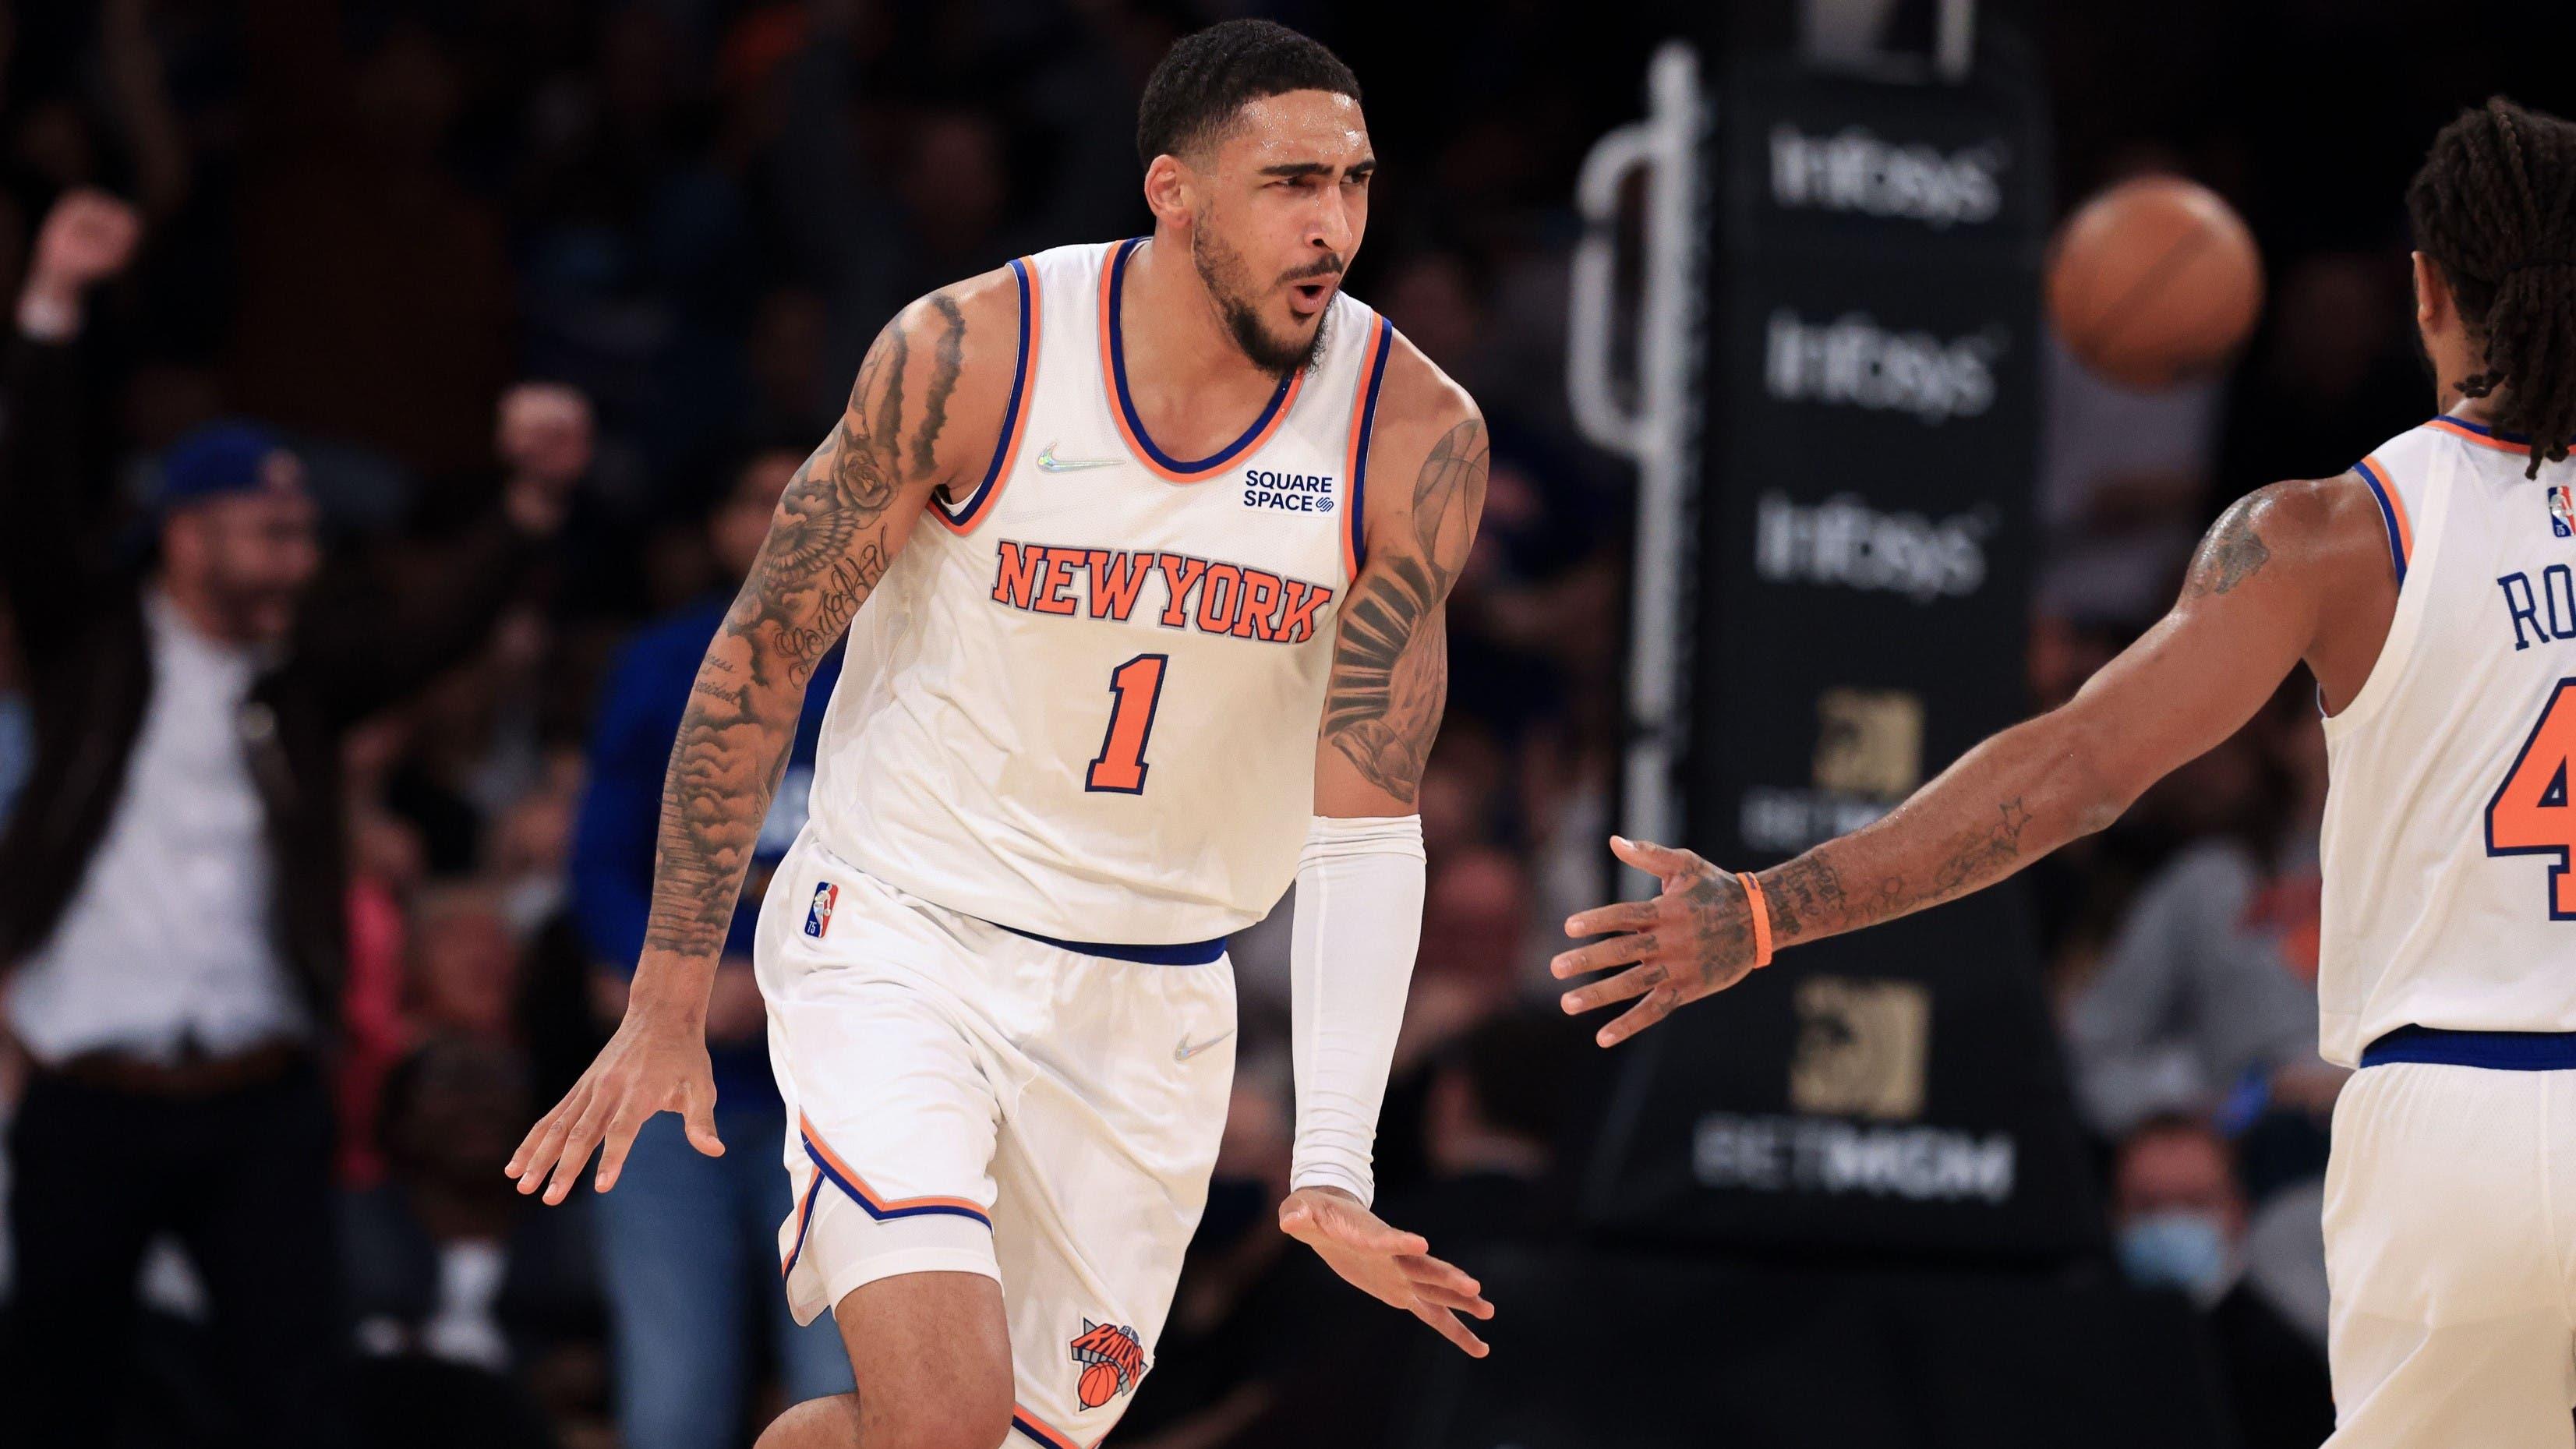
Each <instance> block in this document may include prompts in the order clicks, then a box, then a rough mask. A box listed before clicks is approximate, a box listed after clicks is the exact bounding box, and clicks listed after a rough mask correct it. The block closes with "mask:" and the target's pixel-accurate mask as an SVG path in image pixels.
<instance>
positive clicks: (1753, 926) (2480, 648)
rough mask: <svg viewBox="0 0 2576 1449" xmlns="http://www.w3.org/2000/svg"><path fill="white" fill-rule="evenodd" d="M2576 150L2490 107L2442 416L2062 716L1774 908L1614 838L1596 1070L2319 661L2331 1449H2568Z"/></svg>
mask: <svg viewBox="0 0 2576 1449" xmlns="http://www.w3.org/2000/svg"><path fill="white" fill-rule="evenodd" d="M2571 198H2576V127H2571V126H2570V125H2569V124H2568V123H2566V122H2564V121H2561V120H2558V119H2556V118H2553V117H2549V116H2543V115H2539V114H2535V113H2533V112H2530V111H2525V110H2522V109H2520V108H2518V107H2515V106H2513V105H2511V104H2509V103H2506V102H2502V101H2490V102H2489V103H2488V104H2487V105H2486V107H2485V108H2484V109H2482V110H2478V111H2474V112H2470V113H2468V114H2466V115H2464V116H2462V117H2461V118H2460V119H2459V120H2458V121H2456V122H2454V123H2453V124H2452V125H2451V126H2449V127H2448V128H2446V129H2445V130H2444V131H2443V132H2442V133H2441V135H2440V137H2439V138H2438V139H2437V140H2436V141H2435V142H2434V145H2433V149H2432V152H2431V154H2430V156H2429V157H2428V158H2427V159H2426V161H2425V163H2424V167H2423V169H2422V170H2421V171H2420V172H2419V173H2418V174H2417V176H2416V179H2415V182H2414V184H2413V186H2412V187H2411V188H2410V190H2409V192H2408V196H2407V201H2408V209H2409V210H2410V212H2411V213H2412V215H2413V220H2414V227H2415V237H2416V245H2417V247H2418V248H2419V250H2418V251H2417V252H2416V253H2415V303H2416V309H2415V318H2416V323H2417V327H2418V330H2419V332H2420V334H2421V337H2422V340H2423V344H2424V348H2425V351H2426V353H2427V355H2428V357H2429V360H2430V362H2431V363H2432V366H2433V369H2434V375H2435V378H2436V381H2437V386H2438V389H2439V406H2440V408H2441V414H2440V415H2439V416H2437V417H2435V418H2434V419H2433V420H2432V421H2430V422H2428V423H2425V424H2423V425H2421V426H2419V427H2416V428H2414V429H2411V430H2410V431H2408V432H2405V433H2403V434H2400V435H2399V436H2398V437H2396V438H2394V439H2392V440H2390V441H2389V442H2387V443H2385V444H2383V445H2382V446H2381V447H2380V448H2379V449H2378V450H2377V451H2376V452H2375V453H2373V454H2371V455H2370V456H2368V457H2366V458H2365V459H2363V460H2362V461H2361V462H2359V463H2357V464H2355V465H2354V466H2353V467H2352V468H2351V469H2350V470H2349V471H2347V472H2344V473H2340V474H2337V475H2336V476H2334V477H2330V478H2322V479H2316V480H2312V481H2306V482H2293V483H2276V484H2274V485H2272V486H2270V487H2268V488H2263V489H2260V490H2258V491H2256V492H2254V493H2253V494H2251V495H2249V496H2247V497H2246V498H2245V499H2243V500H2242V501H2240V502H2238V503H2237V504H2236V505H2235V506H2234V507H2233V508H2231V509H2229V510H2228V512H2227V513H2226V515H2225V516H2224V517H2222V518H2221V519H2219V521H2218V523H2217V524H2216V526H2215V527H2213V528H2212V529H2211V530H2210V533H2209V537H2208V539H2207V540H2206V541H2205V542H2204V543H2203V544H2202V545H2201V548H2200V552H2199V554H2198V556H2197V557H2196V558H2195V559H2194V560H2193V563H2192V567H2191V571H2190V575H2189V579H2188V581H2187V582H2186V584H2185V585H2184V587H2183V591H2182V597H2181V600H2180V601H2179V602H2178V603H2176V604H2175V606H2174V608H2173V611H2172V612H2171V613H2170V614H2168V615H2167V616H2166V617H2165V618H2164V620H2163V621H2162V622H2160V623H2158V624H2157V625H2156V626H2155V627H2154V628H2153V629H2152V630H2150V631H2148V633H2147V634H2146V635H2145V637H2143V638H2142V639H2140V640H2139V641H2138V642H2137V644H2136V645H2134V646H2133V647H2131V648H2130V649H2129V650H2128V651H2127V652H2125V653H2123V654H2122V655H2121V656H2120V657H2119V658H2117V659H2115V660H2113V661H2112V662H2111V663H2110V664H2109V665H2107V666H2106V667H2104V669H2103V670H2102V672H2101V673H2099V674H2097V675H2095V676H2094V678H2093V679H2092V681H2091V682H2090V683H2088V684H2087V685H2086V686H2085V687H2084V689H2083V690H2082V691H2081V692H2080V693H2079V694H2078V695H2077V696H2076V697H2075V699H2074V700H2073V701H2071V702H2070V703H2068V704H2066V705H2065V706H2063V707H2062V708H2060V709H2057V710H2055V711H2053V712H2051V713H2049V714H2046V715H2042V716H2040V717H2039V718H2037V719H2033V720H2030V721H2028V722H2026V723H2023V724H2021V725H2017V726H2015V727H2014V728H2012V729H2009V730H2006V731H2004V732H2003V733H2001V734H1999V735H1996V736H1995V737H1994V738H1992V739H1989V740H1987V741H1986V742H1985V743H1984V744H1981V745H1979V746H1978V747H1977V748H1975V749H1974V750H1971V751H1969V752H1968V754H1967V755H1966V756H1965V757H1963V758H1962V759H1960V760H1959V762H1958V763H1957V764H1955V765H1953V766H1951V767H1950V769H1949V770H1948V771H1946V772H1944V773H1943V774H1942V775H1941V776H1940V778H1938V779H1936V780H1934V781H1932V782H1931V783H1930V784H1928V785H1926V786H1924V787H1923V789H1922V790H1920V791H1919V792H1917V793H1916V794H1915V795H1914V797H1913V798H1912V799H1910V800H1907V801H1906V802H1905V803H1904V804H1903V805H1901V806H1899V807H1897V809H1896V810H1895V811H1893V812H1892V813H1890V814H1889V815H1888V816H1886V817H1885V818H1884V819H1882V820H1880V821H1878V822H1877V823H1876V824H1873V825H1870V826H1868V827H1867V828H1865V829H1861V830H1857V831H1854V832H1853V833H1851V834H1850V835H1847V836H1844V837H1842V838H1841V839H1838V840H1832V841H1828V842H1826V843H1825V844H1823V845H1820V846H1818V847H1816V848H1815V849H1814V850H1811V851H1809V852H1807V853H1806V854H1805V855H1802V856H1799V857H1798V858H1797V859H1795V860H1792V861H1789V862H1788V863H1786V864H1784V865H1780V866H1777V867H1775V868H1773V869H1770V870H1766V871H1763V872H1760V873H1759V874H1758V875H1736V874H1731V873H1728V872H1726V871H1722V870H1718V869H1716V868H1714V867H1712V866H1710V865H1709V864H1708V863H1707V862H1705V861H1703V860H1701V859H1700V858H1699V857H1697V856H1695V855H1692V854H1690V853H1689V852H1687V851H1680V850H1671V849H1667V848H1665V847H1662V846H1659V845H1650V844H1645V843H1643V842H1636V843H1631V842H1629V841H1625V840H1614V841H1613V842H1612V849H1613V850H1614V851H1615V852H1616V853H1617V854H1618V856H1619V858H1620V859H1622V860H1624V861H1626V862H1628V863H1629V864H1631V865H1634V866H1636V867H1638V868H1639V869H1642V870H1646V871H1649V872H1652V873H1654V874H1655V875H1657V876H1659V877H1661V879H1662V881H1663V892H1662V894H1661V896H1660V897H1659V898H1658V899H1655V900H1652V901H1639V902H1632V903H1629V904H1624V905H1613V906H1605V907H1602V908H1600V909H1596V910H1590V911H1585V912H1582V913H1580V914H1578V915H1576V916H1575V917H1573V918H1572V919H1571V920H1569V921H1568V922H1567V923H1566V930H1567V933H1568V934H1569V935H1573V936H1578V937H1580V936H1590V935H1600V934H1603V933H1616V934H1611V935H1610V936H1609V938H1608V939H1606V940H1602V941H1597V942H1594V943H1592V944H1589V945H1585V946H1581V947H1578V948H1576V949H1573V950H1570V951H1567V952H1565V953H1564V954H1563V955H1560V956H1558V957H1557V958H1556V962H1555V970H1556V974H1557V975H1558V976H1559V977H1573V976H1578V975H1583V974H1587V973H1591V972H1598V971H1604V970H1611V969H1615V968H1624V969H1619V971H1618V974H1617V975H1614V976H1610V977H1607V978H1604V979H1600V980H1596V981H1594V982H1591V983H1590V984H1587V985H1584V986H1582V987H1579V988H1577V989H1574V990H1571V991H1569V992H1568V993H1567V994H1566V996H1565V1007H1566V1009H1567V1010H1568V1011H1576V1012H1580V1011H1588V1010H1591V1009H1593V1008H1596V1007H1600V1006H1604V1005H1608V1004H1611V1003H1614V1002H1626V1001H1634V1003H1635V1004H1634V1005H1632V1006H1629V1007H1628V1008H1627V1009H1626V1010H1625V1011H1624V1012H1623V1013H1622V1014H1621V1015H1620V1016H1619V1017H1617V1018H1616V1019H1615V1020H1613V1021H1611V1022H1610V1023H1609V1024H1607V1025H1606V1026H1604V1027H1602V1028H1601V1031H1600V1033H1599V1039H1600V1041H1601V1043H1602V1044H1603V1045H1605V1046H1607V1045H1611V1044H1614V1043H1617V1042H1620V1041H1624V1040H1626V1039H1627V1038H1629V1037H1631V1036H1633V1035H1635V1034H1636V1033H1637V1032H1639V1031H1642V1030H1644V1029H1645V1028H1647V1027H1649V1026H1652V1025H1654V1024H1655V1023H1656V1022H1658V1021H1661V1020H1663V1019H1664V1017H1665V1016H1667V1015H1669V1014H1670V1013H1671V1011H1672V1010H1673V1008H1674V1007H1675V1006H1677V1005H1679V1004H1681V1003H1683V1002H1686V1001H1692V1000H1696V999H1698V998H1700V997H1703V996H1707V995H1711V994H1713V993H1715V992H1718V991H1722V990H1724V989H1725V988H1727V987H1729V986H1732V985H1733V984H1735V983H1736V982H1737V981H1740V980H1742V979H1743V978H1744V976H1745V975H1746V974H1747V973H1748V972H1750V971H1752V970H1753V969H1754V968H1756V967H1758V966H1760V965H1762V964H1764V963H1765V962H1766V961H1768V960H1769V959H1770V955H1771V952H1772V951H1773V950H1775V949H1777V948H1779V947H1784V946H1792V945H1796V944H1797V943H1799V942H1802V941H1811V940H1816V939H1820V938H1822V937H1825V936H1831V935H1836V934H1838V933H1841V932H1844V931H1850V930H1855V929H1858V928H1859V927H1862V926H1867V925H1872V924H1875V923H1877V922H1880V921H1885V920H1889V919H1892V918H1894V917H1897V916H1901V915H1905V914H1907V913H1908V912H1911V911H1916V910H1921V909H1923V908H1924V907H1926V906H1931V905H1935V904H1938V903H1939V902H1942V901H1946V900H1951V899H1954V898H1956V897H1958V896H1961V895H1964V894H1966V893H1968V892H1970V891H1973V890H1976V889H1978V888H1980V887H1982V886H1986V885H1990V884H1992V883H1993V882H1995V881H1998V880H2001V879H2003V878H2004V877H2005V876H2008V875H2010V874H2012V873H2013V872H2014V871H2016V870H2018V869H2020V868H2021V867H2023V866H2025V865H2027V864H2029V863H2030V862H2031V861H2032V860H2034V859H2036V858H2038V857H2039V856H2041V855H2044V854H2046V853H2047V852H2048V851H2050V850H2053V849H2055V848H2056V847H2058V846H2060V845H2063V844H2065V843H2066V842H2067V841H2069V840H2072V839H2074V838H2075V837H2077V836H2079V835H2083V834H2085V833H2087V832H2089V831H2093V830H2098V829H2101V828H2102V827H2103V826H2106V825H2108V824H2110V823H2111V822H2112V821H2113V820H2115V819H2117V818H2119V816H2120V814H2121V812H2122V811H2124V810H2126V809H2127V808H2128V806H2129V804H2130V802H2131V801H2133V800H2135V799H2137V797H2138V795H2139V793H2140V792H2141V791H2143V790H2145V789H2146V787H2147V786H2148V785H2149V784H2150V783H2152V782H2153V781H2155V780H2156V779H2157V778H2158V777H2160V776H2162V775H2164V774H2165V773H2166V772H2168V771H2170V770H2172V769H2174V768H2175V767H2176V766H2179V765H2181V764H2182V763H2184V762H2185V761H2187V760H2189V759H2191V758H2192V757H2193V756H2195V755H2198V754H2200V753H2201V752H2202V751H2204V750H2207V749H2208V748H2210V747H2211V746H2213V745H2215V744H2217V743H2218V742H2219V741H2220V740H2223V739H2225V738H2226V737H2227V736H2228V735H2230V734H2231V733H2233V732H2234V731H2235V730H2236V729H2237V728H2238V727H2239V726H2240V725H2242V724H2243V723H2244V722H2245V721H2246V720H2247V719H2248V718H2249V717H2251V716H2252V715H2253V713H2254V712H2255V710H2256V709H2258V708H2260V707H2261V706H2262V704H2263V703H2264V701H2265V700H2266V699H2268V698H2269V697H2270V696H2271V694H2272V692H2273V690H2274V689H2275V688H2276V687H2277V686H2278V685H2279V684H2280V682H2281V680H2282V678H2283V677H2284V676H2286V675H2287V674H2288V673H2289V672H2290V671H2291V670H2292V669H2293V668H2295V667H2297V666H2298V665H2299V664H2300V663H2301V662H2303V661H2304V662H2305V663H2306V665H2307V667H2308V669H2309V670H2310V672H2311V673H2313V674H2314V675H2315V677H2316V682H2317V685H2318V691H2319V696H2320V705H2321V707H2322V708H2323V710H2324V712H2325V715H2326V720H2325V731H2326V740H2327V748H2328V751H2329V759H2330V769H2331V775H2332V786H2331V792H2330V795H2329V798H2328V802H2327V806H2326V818H2325V835H2324V855H2325V859H2324V867H2325V904H2324V910H2325V918H2324V937H2323V942H2322V957H2321V960H2320V963H2319V971H2318V977H2317V995H2318V998H2319V1004H2320V1006H2321V1008H2322V1012H2323V1029H2322V1031H2321V1033H2320V1037H2321V1043H2322V1047H2323V1051H2324V1055H2325V1057H2326V1058H2327V1060H2329V1061H2331V1062H2334V1063H2336V1064H2337V1065H2340V1066H2343V1067H2348V1068H2358V1069H2359V1070H2358V1072H2357V1074H2356V1075H2355V1076H2354V1077H2353V1078H2352V1079H2351V1080H2350V1081H2349V1082H2348V1083H2347V1084H2346V1085H2345V1087H2344V1090H2343V1093H2342V1096H2341V1098H2340V1100H2339V1101H2338V1102H2337V1104H2336V1108H2335V1118H2334V1147H2333V1157H2332V1161H2331V1164H2330V1166H2329V1168H2328V1171H2327V1180H2326V1208H2325V1232H2326V1260H2327V1261H2326V1266H2327V1274H2328V1279H2329V1281H2330V1284H2331V1287H2332V1291H2333V1313H2332V1318H2331V1329H2330V1335H2329V1344H2328V1357H2329V1359H2330V1363H2331V1368H2332V1371H2333V1376H2334V1391H2335V1405H2336V1419H2337V1423H2338V1428H2337V1430H2336V1433H2335V1437H2334V1439H2333V1440H2332V1441H2331V1442H2332V1443H2334V1444H2336V1445H2349V1446H2364V1445H2367V1446H2380V1445H2425V1446H2432V1445H2442V1446H2466V1445H2477V1446H2480V1449H2508V1446H2525V1445H2531V1446H2537V1445H2544V1444H2545V1445H2551V1446H2555V1449H2565V1446H2566V1445H2567V1444H2568V1443H2569V1438H2570V1419H2569V1413H2570V1409H2571V1406H2576V872H2571V870H2570V865H2571V861H2570V859H2569V855H2570V851H2571V849H2576V798H2571V796H2570V793H2569V790H2570V785H2571V772H2576V508H2571V506H2570V501H2569V500H2570V492H2569V490H2570V486H2571V484H2576V464H2570V463H2569V462H2568V461H2567V458H2568V446H2567V445H2568V440H2569V439H2571V438H2576V200H2572V199H2571Z"/></svg>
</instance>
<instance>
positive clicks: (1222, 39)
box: [1136, 20, 1360, 166]
mask: <svg viewBox="0 0 2576 1449" xmlns="http://www.w3.org/2000/svg"><path fill="white" fill-rule="evenodd" d="M1290 91H1331V92H1333V93H1334V94H1336V95H1344V96H1349V97H1350V98H1351V99H1352V100H1354V101H1356V100H1358V99H1359V98H1360V82H1359V77H1357V76H1355V75H1352V74H1351V68H1350V67H1349V66H1346V65H1344V64H1342V58H1341V57H1340V56H1337V55H1335V54H1333V53H1332V51H1330V50H1328V49H1326V48H1325V47H1324V45H1323V44H1322V43H1321V42H1319V41H1316V40H1313V39H1310V38H1308V37H1306V36H1303V35H1300V34H1298V33H1297V32H1296V31H1294V30H1291V29H1289V28H1288V27H1287V26H1285V25H1280V24H1277V23H1276V22H1273V21H1268V20H1228V21H1226V22H1224V23H1222V24H1219V25H1211V26H1209V27H1208V28H1207V29H1205V30H1201V31H1198V32H1196V33H1194V34H1190V35H1185V36H1182V37H1181V38H1180V40H1179V41H1177V42H1175V43H1174V44H1173V46H1172V48H1171V50H1170V51H1169V52H1167V53H1166V54H1165V55H1164V56H1163V59H1162V63H1161V64H1159V65H1157V66H1155V67H1154V73H1153V75H1152V76H1150V77H1148V78H1147V79H1146V81H1145V98H1144V99H1143V100H1141V101H1139V102H1138V103H1137V105H1136V159H1137V160H1139V161H1141V162H1143V163H1144V164H1146V165H1148V166H1151V165H1153V164H1154V158H1155V157H1157V156H1162V155H1166V154H1169V155H1179V154H1180V153H1182V152H1183V151H1187V150H1190V149H1192V148H1195V147H1199V146H1203V145H1205V144H1207V143H1208V142H1209V141H1211V140H1213V139H1215V138H1216V136H1217V135H1218V134H1219V133H1220V132H1222V131H1223V130H1224V129H1225V127H1226V124H1227V123H1228V122H1230V121H1232V120H1233V119H1234V114H1235V112H1237V111H1240V110H1242V109H1243V108H1244V106H1245V105H1246V104H1248V103H1250V102H1253V101H1257V100H1260V99H1262V98H1263V97H1265V96H1278V95H1286V94H1287V93H1288V92H1290Z"/></svg>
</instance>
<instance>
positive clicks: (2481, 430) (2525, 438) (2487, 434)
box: [2433, 413, 2531, 447]
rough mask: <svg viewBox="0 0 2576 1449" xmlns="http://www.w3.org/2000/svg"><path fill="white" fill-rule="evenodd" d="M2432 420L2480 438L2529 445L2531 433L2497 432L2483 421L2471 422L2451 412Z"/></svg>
mask: <svg viewBox="0 0 2576 1449" xmlns="http://www.w3.org/2000/svg"><path fill="white" fill-rule="evenodd" d="M2433 421H2434V422H2437V423H2444V424H2447V425H2449V426H2451V427H2454V428H2466V429H2468V430H2469V431H2470V432H2473V433H2475V434H2477V435H2478V436H2479V437H2481V438H2493V439H2495V440H2496V441H2497V442H2499V443H2518V444H2520V445H2522V446H2524V447H2529V446H2530V445H2531V435H2530V434H2529V433H2499V432H2497V431H2496V430H2495V429H2493V428H2491V427H2488V426H2487V425H2486V424H2484V423H2473V422H2470V421H2469V420H2468V419H2467V418H2464V417H2460V416H2458V415H2457V414H2453V413H2444V414H2442V415H2441V416H2440V417H2437V418H2435V419H2433Z"/></svg>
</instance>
